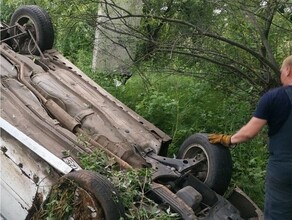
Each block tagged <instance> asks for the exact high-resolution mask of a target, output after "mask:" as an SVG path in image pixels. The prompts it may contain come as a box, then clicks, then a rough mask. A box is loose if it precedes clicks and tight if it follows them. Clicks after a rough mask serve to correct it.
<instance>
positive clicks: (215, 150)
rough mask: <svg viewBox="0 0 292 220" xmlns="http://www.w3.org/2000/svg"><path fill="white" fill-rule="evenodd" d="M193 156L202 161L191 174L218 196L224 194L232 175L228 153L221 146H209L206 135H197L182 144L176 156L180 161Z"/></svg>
mask: <svg viewBox="0 0 292 220" xmlns="http://www.w3.org/2000/svg"><path fill="white" fill-rule="evenodd" d="M195 156H199V157H202V158H203V159H204V161H203V162H202V163H201V164H200V165H199V166H198V167H196V168H194V169H193V170H191V172H192V174H193V175H194V176H196V177H197V178H198V179H200V180H201V181H202V182H204V183H206V184H207V185H208V186H209V187H210V188H211V189H213V190H214V191H215V192H217V193H218V194H220V195H222V194H224V192H225V191H226V189H227V187H228V185H229V183H230V180H231V174H232V160H231V155H230V151H229V150H228V149H227V148H226V147H223V146H221V145H214V144H211V143H210V142H209V140H208V137H207V135H206V134H200V133H198V134H193V135H191V136H190V137H188V138H187V139H186V140H185V141H184V142H183V144H182V145H181V147H180V149H179V152H178V155H177V157H178V158H182V159H184V158H185V159H187V158H194V157H195Z"/></svg>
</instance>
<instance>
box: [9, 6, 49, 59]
mask: <svg viewBox="0 0 292 220" xmlns="http://www.w3.org/2000/svg"><path fill="white" fill-rule="evenodd" d="M16 23H19V24H20V25H25V24H28V23H32V25H33V27H34V36H35V40H36V42H37V44H38V46H39V48H40V50H41V51H44V50H48V49H52V47H53V44H54V29H53V25H52V22H51V18H50V16H49V14H48V13H47V12H46V11H45V10H44V9H42V8H40V7H39V6H36V5H25V6H21V7H19V8H17V9H16V10H15V12H14V13H13V15H12V17H11V20H10V25H11V26H12V25H15V24H16ZM15 34H17V29H16V28H12V29H11V31H10V35H11V36H13V35H15ZM26 38H27V39H26V40H28V39H29V36H27V37H26ZM16 40H17V39H16ZM22 40H23V39H22ZM29 52H31V53H32V54H39V52H38V50H37V48H36V47H33V48H32V49H31V51H29V50H28V49H22V50H20V51H19V53H23V54H28V53H29Z"/></svg>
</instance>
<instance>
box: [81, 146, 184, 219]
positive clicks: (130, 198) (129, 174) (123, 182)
mask: <svg viewBox="0 0 292 220" xmlns="http://www.w3.org/2000/svg"><path fill="white" fill-rule="evenodd" d="M80 161H81V165H82V167H83V168H84V169H88V170H93V171H96V172H98V173H101V174H103V175H105V176H107V177H108V178H109V179H110V181H111V182H112V183H113V184H114V186H115V187H116V188H117V189H118V191H119V193H120V197H121V199H122V202H123V204H124V206H125V208H126V216H127V219H133V220H134V219H139V220H150V219H153V220H154V219H155V220H168V219H179V218H178V215H177V214H175V213H171V212H170V210H166V212H164V211H162V210H161V209H159V208H158V205H157V204H156V203H154V202H153V201H152V200H150V199H148V198H147V197H146V196H145V194H146V193H147V192H148V191H149V190H150V183H151V171H150V170H149V169H146V168H145V169H131V170H119V169H118V166H117V164H116V163H115V162H114V161H113V159H111V158H109V157H107V156H106V155H105V154H104V152H103V151H95V152H94V153H92V154H80Z"/></svg>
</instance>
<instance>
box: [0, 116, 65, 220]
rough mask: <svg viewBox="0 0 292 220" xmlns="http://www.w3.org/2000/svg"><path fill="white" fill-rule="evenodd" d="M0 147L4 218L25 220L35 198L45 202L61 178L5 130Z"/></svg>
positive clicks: (2, 132) (2, 210)
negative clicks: (53, 185)
mask: <svg viewBox="0 0 292 220" xmlns="http://www.w3.org/2000/svg"><path fill="white" fill-rule="evenodd" d="M2 122H3V121H1V126H2V125H3V124H2ZM14 135H15V134H14ZM0 147H1V152H0V158H1V170H0V178H1V209H0V210H1V215H2V216H3V217H4V218H6V219H25V218H26V216H27V215H28V212H29V210H30V209H31V207H32V206H33V205H34V199H35V197H36V196H38V197H40V198H42V199H45V198H46V196H47V195H48V193H49V190H50V188H51V186H52V184H53V183H54V182H55V181H56V180H58V178H59V177H60V176H59V174H58V173H56V171H55V170H54V169H53V168H52V167H51V166H50V165H49V164H48V163H46V162H45V161H44V160H42V158H40V157H39V156H38V155H37V154H35V153H34V152H33V151H31V150H29V148H27V147H26V146H24V145H23V144H22V143H21V142H19V141H18V140H17V139H16V138H14V137H13V136H11V135H10V134H9V133H7V132H6V131H4V130H1V137H0Z"/></svg>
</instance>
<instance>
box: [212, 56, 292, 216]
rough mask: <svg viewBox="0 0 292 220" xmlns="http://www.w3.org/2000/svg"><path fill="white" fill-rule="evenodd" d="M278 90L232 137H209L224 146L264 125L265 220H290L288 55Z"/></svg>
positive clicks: (291, 60) (291, 71) (291, 85)
mask: <svg viewBox="0 0 292 220" xmlns="http://www.w3.org/2000/svg"><path fill="white" fill-rule="evenodd" d="M281 82H282V84H283V86H282V87H278V88H275V89H273V90H270V91H269V92H267V93H266V94H264V95H263V96H262V97H261V99H260V101H259V104H258V106H257V108H256V111H255V113H254V115H253V117H252V118H251V119H250V121H249V122H248V123H247V124H246V125H245V126H243V127H242V128H241V129H240V130H239V131H238V132H236V133H235V134H233V135H224V134H211V135H209V141H210V142H211V143H213V144H217V143H220V144H222V145H224V146H226V147H230V146H232V145H234V144H239V143H242V142H245V141H248V140H249V139H251V138H253V137H255V136H256V135H257V134H258V133H259V132H260V131H261V130H262V128H263V127H264V125H266V124H268V127H269V132H268V135H269V153H270V156H269V161H268V165H267V174H266V182H265V211H264V215H265V220H292V55H290V56H288V57H287V58H286V59H285V60H284V61H283V64H282V66H281Z"/></svg>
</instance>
